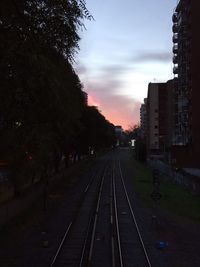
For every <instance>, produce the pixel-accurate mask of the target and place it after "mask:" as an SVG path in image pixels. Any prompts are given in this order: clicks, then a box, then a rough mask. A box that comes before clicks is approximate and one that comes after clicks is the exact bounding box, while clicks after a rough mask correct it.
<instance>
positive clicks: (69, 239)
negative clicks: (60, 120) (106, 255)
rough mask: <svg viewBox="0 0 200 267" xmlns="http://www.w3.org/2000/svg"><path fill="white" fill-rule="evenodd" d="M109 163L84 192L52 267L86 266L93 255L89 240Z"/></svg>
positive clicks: (93, 178)
mask: <svg viewBox="0 0 200 267" xmlns="http://www.w3.org/2000/svg"><path fill="white" fill-rule="evenodd" d="M106 170H107V163H106V165H105V166H103V169H102V170H101V171H100V173H96V174H95V175H94V176H93V177H92V179H91V180H90V182H89V183H88V184H87V186H86V187H85V190H84V194H83V196H82V198H81V200H80V205H79V206H78V209H77V211H76V214H75V216H74V218H73V219H72V221H71V222H70V223H69V224H68V226H67V227H66V231H65V233H64V234H63V237H62V238H61V240H60V244H59V245H58V248H57V250H56V252H55V255H54V256H53V259H52V261H51V264H50V266H51V267H57V266H63V265H64V266H86V264H88V263H87V262H89V259H90V257H91V256H90V255H92V240H93V239H94V233H93V237H91V241H90V242H91V245H90V251H89V255H87V254H88V242H89V241H88V240H90V236H91V235H90V231H91V228H92V225H93V229H94V230H93V232H95V222H96V221H97V216H96V214H97V213H98V205H99V204H98V203H99V201H100V197H101V191H102V187H103V181H104V178H105V172H106Z"/></svg>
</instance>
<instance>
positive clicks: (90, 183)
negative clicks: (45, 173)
mask: <svg viewBox="0 0 200 267" xmlns="http://www.w3.org/2000/svg"><path fill="white" fill-rule="evenodd" d="M105 168H106V167H105V166H104V172H105ZM95 177H96V174H94V175H93V176H92V179H91V180H90V181H89V182H88V183H87V185H86V187H85V190H83V195H82V197H81V200H80V205H79V207H78V208H77V211H76V212H75V214H76V215H75V216H74V218H73V220H72V221H71V222H70V223H69V225H68V227H67V229H66V231H65V233H64V235H63V237H62V240H61V242H60V243H59V246H58V248H57V250H56V253H55V256H54V257H53V260H52V261H51V265H50V267H53V266H54V265H55V263H56V261H57V259H58V256H59V254H60V252H61V250H62V247H63V244H64V242H65V240H66V238H67V236H68V235H69V232H70V230H71V228H72V226H73V224H74V222H75V219H76V217H77V214H78V212H79V210H80V207H81V205H82V202H83V200H84V198H85V196H86V194H87V192H88V190H89V188H90V187H91V185H92V183H93V181H94V179H95ZM89 223H91V219H90V221H89ZM86 235H88V232H87V234H86ZM84 246H85V242H84ZM82 257H83V252H82V253H81V259H80V262H82V261H83V258H82ZM79 266H81V265H79Z"/></svg>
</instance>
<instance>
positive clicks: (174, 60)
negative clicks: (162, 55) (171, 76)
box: [173, 55, 178, 64]
mask: <svg viewBox="0 0 200 267" xmlns="http://www.w3.org/2000/svg"><path fill="white" fill-rule="evenodd" d="M173 63H174V64H177V63H178V56H177V55H174V56H173Z"/></svg>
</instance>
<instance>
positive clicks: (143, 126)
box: [140, 98, 147, 139]
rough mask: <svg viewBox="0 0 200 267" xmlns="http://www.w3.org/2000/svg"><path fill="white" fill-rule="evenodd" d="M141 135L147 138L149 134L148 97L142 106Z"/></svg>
mask: <svg viewBox="0 0 200 267" xmlns="http://www.w3.org/2000/svg"><path fill="white" fill-rule="evenodd" d="M140 135H141V138H142V139H146V135H147V98H144V103H143V104H141V107H140Z"/></svg>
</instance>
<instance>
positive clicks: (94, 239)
mask: <svg viewBox="0 0 200 267" xmlns="http://www.w3.org/2000/svg"><path fill="white" fill-rule="evenodd" d="M50 266H51V267H58V266H77V267H78V266H79V267H81V266H84V267H85V266H86V267H90V266H95V267H102V266H103V267H107V266H112V267H118V266H120V267H124V266H148V267H151V266H152V265H151V263H150V257H149V255H148V250H147V248H146V247H145V242H144V241H143V237H142V234H141V231H140V227H139V224H138V222H137V220H136V215H135V213H134V208H133V206H132V203H131V201H130V198H129V195H128V192H127V188H126V183H125V179H124V176H123V172H122V168H121V163H120V160H119V159H116V158H115V156H114V155H112V159H111V160H108V161H107V163H106V164H105V166H104V167H103V169H102V170H101V171H99V173H97V174H96V175H95V176H94V177H93V178H92V179H91V181H90V182H89V183H88V185H87V186H86V188H85V190H84V195H83V197H82V200H81V204H80V206H79V208H78V210H77V212H76V214H75V217H74V219H73V220H72V221H71V222H70V224H69V225H68V226H67V227H66V231H65V233H64V234H63V238H62V240H61V241H60V244H59V246H58V249H57V251H56V253H55V255H54V257H53V259H52V262H51V265H50Z"/></svg>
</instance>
